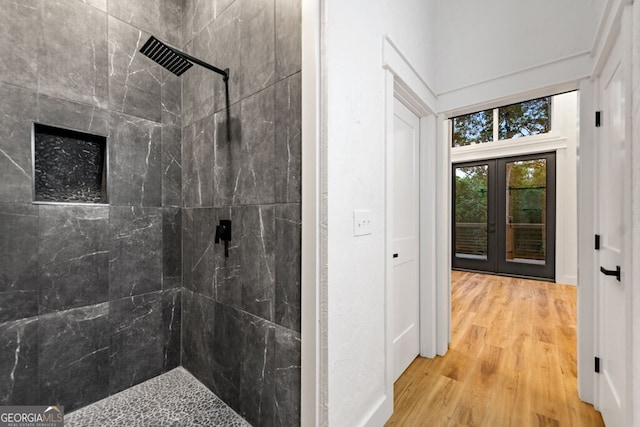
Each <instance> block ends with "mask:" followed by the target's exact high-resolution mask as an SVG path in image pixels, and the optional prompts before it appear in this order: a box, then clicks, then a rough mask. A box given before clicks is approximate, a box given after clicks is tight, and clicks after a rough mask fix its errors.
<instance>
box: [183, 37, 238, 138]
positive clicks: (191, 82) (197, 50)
mask: <svg viewBox="0 0 640 427" xmlns="http://www.w3.org/2000/svg"><path fill="white" fill-rule="evenodd" d="M215 49H216V48H215V47H214V39H213V33H211V32H209V31H203V32H202V33H201V34H200V35H198V37H196V39H195V40H193V41H192V42H190V43H189V44H187V46H186V51H187V53H189V54H191V55H193V56H195V57H197V58H199V59H201V60H202V61H205V62H208V63H210V64H212V65H215V66H218V64H217V63H216V61H215V59H213V55H214V54H215ZM226 67H227V65H224V66H220V68H226ZM181 78H182V126H183V127H184V126H187V125H190V124H192V123H195V122H197V121H199V120H202V119H204V118H206V117H209V116H210V115H211V114H213V113H214V112H215V111H216V109H217V108H218V107H219V105H224V102H225V101H224V98H220V97H219V96H216V84H218V83H219V81H221V79H222V76H220V75H218V74H216V73H214V72H212V71H210V70H207V69H206V68H203V67H200V66H197V65H196V66H193V67H191V68H190V69H189V71H187V72H185V73H184V74H183V75H182V77H181Z"/></svg>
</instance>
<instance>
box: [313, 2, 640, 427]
mask: <svg viewBox="0 0 640 427" xmlns="http://www.w3.org/2000/svg"><path fill="white" fill-rule="evenodd" d="M604 2H605V0H540V1H536V2H522V1H518V2H514V1H513V0H485V1H483V2H474V1H465V2H463V1H461V0H428V1H424V0H397V1H393V0H350V1H337V2H326V1H318V4H319V9H321V13H320V15H321V33H322V34H321V53H320V55H321V56H320V62H321V64H320V69H319V70H318V71H319V72H320V83H321V90H320V96H319V98H320V99H319V101H318V103H317V105H318V106H319V107H320V116H321V118H320V130H319V132H320V136H319V139H320V146H321V150H326V152H324V151H321V152H320V154H319V158H318V159H317V162H320V163H319V175H320V176H319V177H317V183H319V185H320V186H321V188H320V190H318V191H319V192H320V193H319V194H318V198H319V199H320V207H319V209H318V211H319V212H320V215H321V216H322V217H321V218H320V221H319V224H320V225H321V230H320V232H319V234H320V239H319V240H320V243H319V244H318V245H319V250H320V252H322V254H325V253H326V258H322V254H321V259H320V263H321V265H320V266H319V268H320V270H321V271H320V272H319V274H318V275H319V277H320V279H319V280H320V285H319V286H320V289H319V291H318V295H319V298H320V299H319V301H318V302H317V304H319V306H316V307H310V308H311V309H312V310H317V312H318V313H319V316H320V317H321V319H320V328H323V323H322V322H323V321H326V322H328V323H327V325H326V330H324V331H322V330H321V331H320V334H323V333H326V335H327V338H326V341H324V338H323V337H320V338H319V341H318V342H319V346H320V347H322V348H320V349H318V350H317V353H316V354H317V355H318V354H322V353H323V352H325V351H326V354H327V362H326V363H327V367H326V370H327V378H324V377H322V378H321V380H322V384H320V385H319V387H318V392H319V394H320V397H319V401H320V403H319V411H320V412H325V411H326V412H327V415H326V419H325V415H323V414H320V415H319V416H318V418H317V419H319V420H320V424H321V425H324V424H326V423H327V422H328V424H329V425H331V426H358V425H365V424H367V423H368V422H373V421H372V420H374V418H373V417H375V416H376V412H377V411H378V410H379V408H380V407H381V406H383V405H384V404H385V403H384V401H385V399H386V398H387V397H386V396H385V366H384V350H385V348H384V347H385V331H384V324H385V319H384V316H383V313H384V307H385V303H386V302H385V298H384V297H385V283H384V274H385V271H384V264H385V262H384V261H385V260H384V248H385V239H384V223H385V212H384V188H385V187H384V166H385V159H384V150H385V146H384V132H385V128H384V123H385V121H384V119H385V115H384V108H383V107H384V100H385V90H386V89H387V88H386V86H385V72H384V70H383V68H382V66H381V65H382V64H381V63H382V46H383V37H384V36H385V35H387V36H389V39H390V40H391V41H392V42H393V43H394V45H395V46H396V47H397V49H398V50H399V51H400V52H401V53H402V55H403V57H404V58H405V59H406V60H407V61H408V62H409V63H411V64H412V66H413V68H414V70H415V71H416V72H417V74H419V75H420V76H421V77H422V79H423V80H424V82H425V83H426V84H427V85H428V86H430V87H431V88H435V92H436V93H437V94H438V95H439V96H438V99H437V107H438V108H437V109H438V111H439V112H442V113H443V114H444V115H442V116H440V120H439V124H438V127H439V128H440V127H441V125H442V120H443V119H444V118H445V116H447V115H449V114H451V112H454V111H458V112H460V111H463V110H465V109H466V111H467V112H470V111H473V110H474V108H475V107H476V106H478V105H483V104H484V105H489V104H493V105H497V104H496V102H497V101H498V100H501V99H510V98H511V100H513V97H518V98H519V99H522V98H523V96H524V94H530V95H531V96H530V97H535V96H541V95H546V94H549V93H552V92H553V91H554V90H557V91H558V92H559V91H561V90H566V89H575V88H577V82H578V80H579V79H580V78H582V77H588V76H589V75H590V72H591V67H592V61H593V59H592V58H591V57H590V55H589V53H588V51H589V50H590V49H591V46H592V45H593V43H594V37H595V31H596V27H597V23H598V20H599V17H600V15H601V11H602V8H603V3H604ZM635 7H637V6H635ZM533 34H536V36H538V35H539V36H540V37H539V38H534V37H532V35H533ZM540 34H541V35H540ZM469 42H473V44H472V45H471V46H473V47H472V48H469V46H470V44H469ZM478 45H479V46H487V50H490V52H489V53H488V54H487V52H486V51H485V50H484V49H478V48H477V47H476V46H478ZM309 47H310V48H315V46H309ZM305 48H306V46H303V49H305ZM485 54H486V55H485ZM461 59H464V62H460V61H461ZM303 73H304V69H303ZM443 140H444V138H443ZM443 147H444V146H443ZM443 150H444V151H443V154H442V156H440V157H439V159H444V160H442V161H440V162H439V165H440V166H441V167H444V166H443V165H447V166H446V167H447V168H448V164H449V150H448V148H446V147H445V148H444V149H443ZM439 176H441V178H442V179H443V181H442V185H447V184H446V183H447V182H448V181H447V180H448V179H449V177H450V174H448V173H443V174H440V175H439ZM325 184H326V185H325ZM354 209H371V210H372V211H373V218H372V219H373V227H372V228H373V233H372V234H371V235H369V236H364V237H357V238H356V237H353V233H352V221H353V220H352V214H353V210H354ZM443 209H446V208H443ZM441 217H442V216H441ZM444 217H445V218H446V217H447V215H446V212H444ZM445 229H446V227H443V228H442V229H441V230H444V231H443V232H446V230H445ZM322 245H326V249H325V248H324V247H323V246H322ZM303 256H304V254H303ZM446 259H448V256H447V257H446ZM446 259H444V260H443V261H442V262H443V263H446ZM443 282H444V281H443ZM303 286H307V284H306V283H305V284H304V285H303ZM323 298H326V300H324V299H323ZM308 308H309V307H307V306H306V305H305V307H304V308H303V312H304V310H306V309H308ZM325 311H326V315H325ZM303 341H304V338H303ZM320 359H322V357H320ZM320 363H322V361H321V362H320ZM304 364H305V361H304V360H303V366H304ZM320 370H321V371H322V368H320ZM387 403H388V402H387ZM325 421H327V422H325Z"/></svg>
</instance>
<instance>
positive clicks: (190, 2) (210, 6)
mask: <svg viewBox="0 0 640 427" xmlns="http://www.w3.org/2000/svg"><path fill="white" fill-rule="evenodd" d="M216 3H220V1H219V0H185V2H184V18H183V42H184V43H188V42H190V41H191V40H193V39H194V38H195V37H196V36H197V35H198V34H199V33H200V32H201V31H202V30H204V29H205V27H207V25H209V24H210V23H211V22H212V21H213V20H214V18H215V17H216Z"/></svg>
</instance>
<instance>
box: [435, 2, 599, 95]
mask: <svg viewBox="0 0 640 427" xmlns="http://www.w3.org/2000/svg"><path fill="white" fill-rule="evenodd" d="M603 5H604V0H561V1H558V0H537V1H513V0H483V1H480V2H479V1H461V0H453V1H439V2H438V12H437V13H438V15H437V16H438V19H437V20H436V43H437V58H438V60H437V62H438V70H437V78H436V89H437V91H438V93H445V92H448V91H451V90H456V89H459V88H462V87H467V86H471V85H474V84H477V83H479V82H483V81H486V80H489V79H494V78H497V77H501V76H504V75H506V74H509V73H514V72H518V71H521V70H524V69H527V68H531V67H536V66H539V65H541V64H546V63H549V62H552V61H558V60H561V59H565V58H569V57H573V56H575V55H579V54H585V53H586V54H588V53H589V51H590V50H591V48H592V44H593V41H594V38H595V35H596V30H597V28H598V21H599V19H600V15H601V13H602V8H603Z"/></svg>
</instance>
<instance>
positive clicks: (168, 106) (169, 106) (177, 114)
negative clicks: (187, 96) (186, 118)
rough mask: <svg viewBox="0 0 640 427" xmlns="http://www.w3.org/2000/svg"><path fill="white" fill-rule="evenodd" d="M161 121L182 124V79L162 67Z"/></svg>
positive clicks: (167, 123) (178, 125) (170, 124)
mask: <svg viewBox="0 0 640 427" xmlns="http://www.w3.org/2000/svg"><path fill="white" fill-rule="evenodd" d="M160 94H161V99H162V123H163V124H165V125H169V126H177V127H181V126H182V79H181V77H178V76H176V75H175V74H173V73H171V72H170V71H167V70H165V69H162V86H161V89H160Z"/></svg>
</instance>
